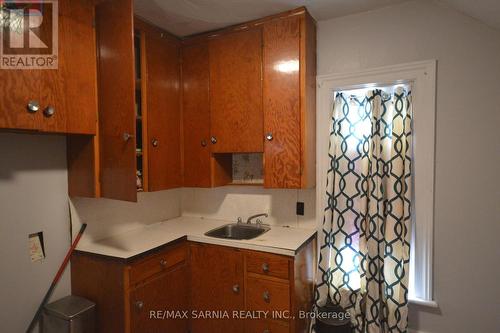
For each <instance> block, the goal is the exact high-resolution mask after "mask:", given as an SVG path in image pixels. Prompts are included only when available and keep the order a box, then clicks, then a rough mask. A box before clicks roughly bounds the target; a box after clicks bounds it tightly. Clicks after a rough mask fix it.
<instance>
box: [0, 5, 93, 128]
mask: <svg viewBox="0 0 500 333" xmlns="http://www.w3.org/2000/svg"><path fill="white" fill-rule="evenodd" d="M58 4H59V6H58V8H59V11H58V46H59V48H58V67H57V69H43V70H6V69H1V70H0V80H1V82H2V85H1V87H0V92H1V95H0V96H1V97H0V128H9V129H21V130H36V131H41V132H49V133H70V134H95V133H96V125H97V91H96V90H97V87H96V52H95V50H96V48H95V32H94V27H93V22H94V6H93V1H91V0H61V1H59V3H58ZM49 5H50V4H48V3H47V4H42V6H49ZM43 10H44V16H43V24H42V26H41V27H40V28H38V29H36V30H38V31H37V32H36V33H37V34H38V35H40V36H41V39H42V40H47V39H49V40H50V39H51V38H52V36H51V34H50V32H51V27H52V22H53V20H54V19H55V17H53V16H52V15H51V14H54V12H53V11H52V10H50V9H49V8H45V9H43ZM4 36H7V34H4ZM2 42H3V41H2ZM41 52H42V51H40V53H41ZM30 101H36V102H38V104H39V110H38V111H37V112H36V113H29V112H28V108H27V105H28V103H29V102H30ZM49 107H50V108H52V109H53V110H54V113H53V114H52V115H51V116H47V115H44V110H45V109H47V108H49Z"/></svg>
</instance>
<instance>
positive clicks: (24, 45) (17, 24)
mask: <svg viewBox="0 0 500 333" xmlns="http://www.w3.org/2000/svg"><path fill="white" fill-rule="evenodd" d="M0 37H1V43H0V68H1V69H55V68H57V63H58V57H57V52H58V2H57V0H31V1H28V0H0Z"/></svg>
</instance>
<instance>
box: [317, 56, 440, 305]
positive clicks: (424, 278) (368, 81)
mask: <svg viewBox="0 0 500 333" xmlns="http://www.w3.org/2000/svg"><path fill="white" fill-rule="evenodd" d="M436 65H437V61H436V60H427V61H419V62H412V63H407V64H400V65H394V66H386V67H379V68H374V69H369V70H364V71H358V72H352V73H342V74H336V73H334V74H327V75H320V76H318V77H317V85H318V94H317V104H318V108H317V110H318V112H317V116H316V122H317V123H316V131H317V133H316V137H317V141H316V149H317V168H316V172H317V174H316V176H317V178H316V179H317V187H316V211H317V215H316V216H318V224H319V228H320V229H321V224H322V216H323V208H324V207H322V205H323V193H324V190H325V188H326V177H325V175H326V170H327V165H328V142H329V139H328V136H329V123H330V119H328V118H329V113H330V112H329V110H330V108H331V107H332V103H333V98H334V92H335V91H340V90H350V89H357V88H366V87H370V86H386V85H393V84H397V83H411V85H412V90H413V91H414V92H415V94H412V101H413V110H414V111H413V126H414V130H415V133H416V135H415V137H414V139H413V140H414V141H413V144H414V152H413V153H414V156H415V164H414V167H415V169H414V170H415V179H416V180H417V181H416V182H415V183H414V185H415V189H414V191H415V197H416V198H417V200H415V210H414V211H415V216H416V217H417V222H416V224H415V232H416V235H417V237H416V240H415V244H414V245H415V246H414V247H415V251H416V252H417V253H418V255H417V256H415V257H416V258H418V260H417V261H416V262H415V268H416V269H415V271H416V272H419V277H418V278H417V279H415V280H418V281H415V283H418V285H419V286H418V288H417V289H418V290H419V291H420V294H419V295H414V296H411V297H410V302H411V303H415V304H419V305H425V306H431V307H437V303H436V302H435V300H434V299H433V295H432V268H433V267H432V253H433V252H432V251H433V248H432V247H433V225H434V155H435V119H436Z"/></svg>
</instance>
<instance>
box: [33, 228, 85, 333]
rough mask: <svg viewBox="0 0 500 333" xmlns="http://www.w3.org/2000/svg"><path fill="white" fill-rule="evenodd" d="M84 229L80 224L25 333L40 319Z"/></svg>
mask: <svg viewBox="0 0 500 333" xmlns="http://www.w3.org/2000/svg"><path fill="white" fill-rule="evenodd" d="M85 228H87V224H86V223H84V224H82V227H81V228H80V231H79V232H78V235H76V237H75V240H74V241H73V244H71V247H70V249H69V250H68V253H67V254H66V257H65V258H64V260H63V262H62V264H61V266H60V267H59V270H58V271H57V273H56V276H54V280H52V283H51V285H50V287H49V290H47V293H46V294H45V296H44V297H43V300H42V303H41V304H40V306H39V307H38V310H37V311H36V313H35V316H34V317H33V320H31V323H30V326H28V329H27V330H26V332H27V333H31V332H32V331H33V329H34V328H35V325H36V323H37V322H38V319H39V317H40V314H41V313H42V310H43V307H44V306H45V304H46V303H47V302H48V300H49V298H50V296H51V295H52V292H53V291H54V289H55V287H56V285H57V282H59V279H60V278H61V276H62V274H63V273H64V270H65V269H66V266H67V265H68V262H69V259H71V255H72V254H73V251H74V250H75V248H76V246H77V245H78V242H79V241H80V238H82V235H83V232H84V231H85Z"/></svg>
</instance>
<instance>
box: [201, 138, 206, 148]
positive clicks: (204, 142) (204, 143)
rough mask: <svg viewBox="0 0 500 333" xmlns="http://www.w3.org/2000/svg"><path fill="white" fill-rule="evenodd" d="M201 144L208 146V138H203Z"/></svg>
mask: <svg viewBox="0 0 500 333" xmlns="http://www.w3.org/2000/svg"><path fill="white" fill-rule="evenodd" d="M201 146H202V147H206V146H207V140H205V139H203V140H201Z"/></svg>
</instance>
